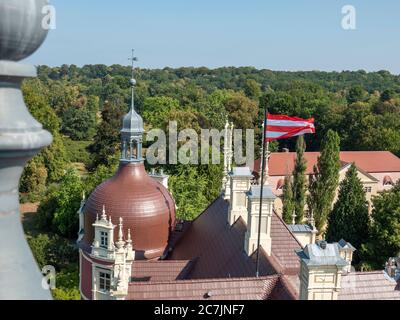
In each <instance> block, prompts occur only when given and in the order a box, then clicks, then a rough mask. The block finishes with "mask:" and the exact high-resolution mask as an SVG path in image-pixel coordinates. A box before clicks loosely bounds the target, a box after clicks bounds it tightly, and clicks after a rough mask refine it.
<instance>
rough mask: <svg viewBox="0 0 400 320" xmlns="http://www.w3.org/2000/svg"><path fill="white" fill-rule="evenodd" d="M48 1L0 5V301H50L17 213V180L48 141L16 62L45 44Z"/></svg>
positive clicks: (32, 72) (29, 71)
mask: <svg viewBox="0 0 400 320" xmlns="http://www.w3.org/2000/svg"><path fill="white" fill-rule="evenodd" d="M45 5H48V2H47V0H2V1H1V2H0V234H1V246H0V300H3V299H17V300H22V299H33V300H41V299H51V294H50V292H49V291H48V290H45V289H43V287H42V279H43V277H42V275H41V273H40V270H39V268H38V266H37V264H36V262H35V260H34V258H33V255H32V253H31V251H30V249H29V246H28V244H27V242H26V239H25V236H24V232H23V229H22V225H21V221H20V215H19V193H18V187H19V179H20V177H21V174H22V171H23V169H24V166H25V165H26V163H27V161H28V160H30V159H31V158H32V157H33V156H34V155H36V154H37V153H38V152H39V151H40V150H41V149H42V148H43V147H45V146H48V145H49V144H50V143H51V142H52V137H51V135H50V133H48V132H47V131H45V130H43V128H42V126H41V125H40V124H39V123H38V122H37V121H36V120H34V119H33V117H32V116H31V115H30V113H29V112H28V110H27V108H26V106H25V103H24V100H23V97H22V92H21V82H22V81H23V80H24V79H25V78H33V77H36V69H35V68H34V67H33V66H28V65H23V64H19V63H17V62H16V61H19V60H21V59H24V58H26V57H28V56H29V55H31V54H32V53H33V52H35V51H36V49H37V48H38V47H40V45H41V44H42V43H43V41H44V39H45V38H46V35H47V30H45V29H43V28H42V20H43V18H44V15H43V14H42V8H43V6H45Z"/></svg>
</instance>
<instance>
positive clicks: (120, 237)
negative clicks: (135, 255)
mask: <svg viewBox="0 0 400 320" xmlns="http://www.w3.org/2000/svg"><path fill="white" fill-rule="evenodd" d="M122 222H123V220H122V218H121V217H120V218H119V231H118V242H117V243H116V244H117V247H118V248H122V247H123V246H124V244H125V241H124V233H123V231H122V227H123V224H122Z"/></svg>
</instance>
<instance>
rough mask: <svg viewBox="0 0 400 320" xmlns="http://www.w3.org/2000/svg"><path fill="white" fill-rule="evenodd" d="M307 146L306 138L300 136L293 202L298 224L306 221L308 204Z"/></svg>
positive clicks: (294, 173) (298, 139) (294, 171)
mask: <svg viewBox="0 0 400 320" xmlns="http://www.w3.org/2000/svg"><path fill="white" fill-rule="evenodd" d="M305 151H306V145H305V142H304V137H303V136H299V137H298V138H297V143H296V160H295V165H294V170H293V202H294V212H295V214H296V223H297V224H302V223H303V220H304V205H305V202H306V176H305V173H306V169H307V161H306V159H305V158H304V152H305Z"/></svg>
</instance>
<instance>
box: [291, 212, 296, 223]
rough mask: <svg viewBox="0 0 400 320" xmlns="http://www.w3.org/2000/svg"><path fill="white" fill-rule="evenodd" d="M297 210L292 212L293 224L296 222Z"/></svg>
mask: <svg viewBox="0 0 400 320" xmlns="http://www.w3.org/2000/svg"><path fill="white" fill-rule="evenodd" d="M296 217H297V216H296V212H295V211H294V210H293V214H292V224H296Z"/></svg>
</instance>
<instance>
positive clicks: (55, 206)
mask: <svg viewBox="0 0 400 320" xmlns="http://www.w3.org/2000/svg"><path fill="white" fill-rule="evenodd" d="M83 189H84V188H83V184H82V182H81V179H80V178H79V176H78V175H77V174H76V172H75V170H73V169H69V170H68V171H67V172H66V174H65V175H64V177H63V178H62V179H61V182H60V185H59V186H58V187H55V188H51V189H50V190H49V193H48V194H47V196H46V197H45V199H44V200H43V201H42V202H41V204H40V206H39V208H38V212H37V214H38V220H39V225H40V226H41V227H42V228H44V229H46V230H50V231H53V232H55V233H56V234H59V235H61V236H65V237H70V238H74V237H75V236H76V232H77V230H78V215H77V211H78V209H79V206H80V203H81V199H82V193H83Z"/></svg>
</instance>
